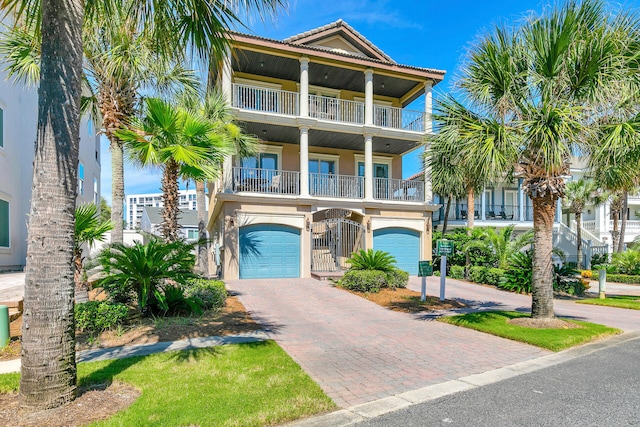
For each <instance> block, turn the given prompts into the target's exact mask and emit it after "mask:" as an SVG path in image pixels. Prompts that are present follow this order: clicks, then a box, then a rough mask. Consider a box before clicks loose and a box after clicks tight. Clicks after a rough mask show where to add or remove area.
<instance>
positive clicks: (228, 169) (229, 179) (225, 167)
mask: <svg viewBox="0 0 640 427" xmlns="http://www.w3.org/2000/svg"><path fill="white" fill-rule="evenodd" d="M222 191H223V192H224V193H231V192H232V191H233V157H232V156H231V154H228V155H226V156H224V162H223V164H222Z"/></svg>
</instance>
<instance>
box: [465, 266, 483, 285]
mask: <svg viewBox="0 0 640 427" xmlns="http://www.w3.org/2000/svg"><path fill="white" fill-rule="evenodd" d="M487 270H488V269H487V267H483V266H481V265H472V266H471V267H469V280H471V281H472V282H474V283H486V280H487V279H486V274H487Z"/></svg>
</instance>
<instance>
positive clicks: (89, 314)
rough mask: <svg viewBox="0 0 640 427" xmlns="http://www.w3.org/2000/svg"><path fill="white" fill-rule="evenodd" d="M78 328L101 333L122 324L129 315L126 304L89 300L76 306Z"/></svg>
mask: <svg viewBox="0 0 640 427" xmlns="http://www.w3.org/2000/svg"><path fill="white" fill-rule="evenodd" d="M74 313H75V314H74V315H75V319H76V329H78V330H79V331H87V332H90V333H100V332H102V331H106V330H107V329H111V328H114V327H116V326H118V325H121V324H122V323H123V322H124V321H125V320H126V319H127V316H128V315H129V309H128V308H127V306H126V305H124V304H122V303H119V302H110V301H87V302H84V303H80V304H76V305H75V307H74Z"/></svg>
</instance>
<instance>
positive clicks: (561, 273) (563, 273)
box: [553, 264, 585, 296]
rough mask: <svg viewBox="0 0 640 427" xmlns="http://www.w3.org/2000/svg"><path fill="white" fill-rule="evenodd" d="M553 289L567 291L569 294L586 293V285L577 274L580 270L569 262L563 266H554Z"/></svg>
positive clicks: (580, 294)
mask: <svg viewBox="0 0 640 427" xmlns="http://www.w3.org/2000/svg"><path fill="white" fill-rule="evenodd" d="M553 273H554V274H553V290H554V291H560V292H566V293H568V294H569V295H577V296H582V295H584V291H585V286H584V284H583V283H582V280H580V279H579V278H578V277H576V276H577V274H578V270H576V269H575V268H573V267H572V266H571V265H569V264H565V265H563V266H562V267H558V266H557V265H554V266H553Z"/></svg>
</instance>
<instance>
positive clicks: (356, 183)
mask: <svg viewBox="0 0 640 427" xmlns="http://www.w3.org/2000/svg"><path fill="white" fill-rule="evenodd" d="M300 177H301V176H300V172H298V171H285V170H274V169H261V168H245V167H234V168H233V174H232V177H231V181H230V182H228V183H227V184H226V185H225V188H224V190H223V191H224V192H226V193H238V194H241V193H247V194H256V193H258V194H269V195H274V196H275V195H277V196H300V195H302V192H301V191H300V190H301V180H300ZM308 186H309V187H308V194H309V196H312V197H323V198H333V199H364V197H365V179H364V177H362V176H351V175H338V174H324V173H309V174H308ZM373 198H374V199H375V200H388V201H397V202H419V203H424V201H425V193H424V182H422V181H408V180H402V179H388V178H374V183H373Z"/></svg>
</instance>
